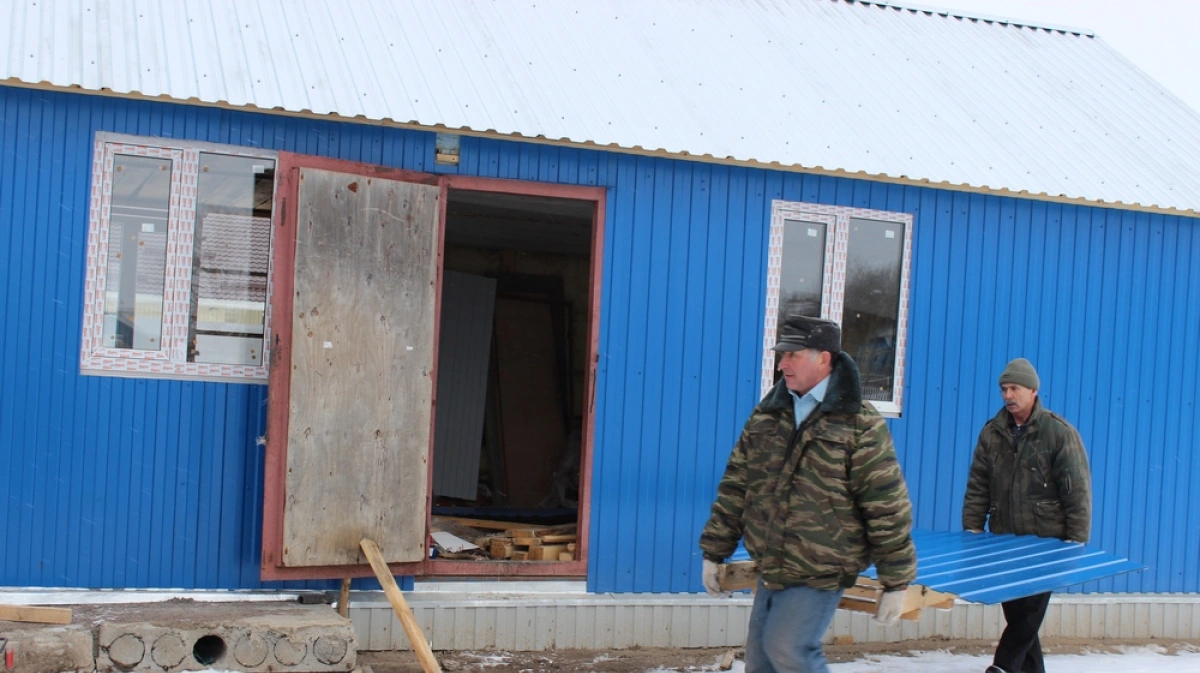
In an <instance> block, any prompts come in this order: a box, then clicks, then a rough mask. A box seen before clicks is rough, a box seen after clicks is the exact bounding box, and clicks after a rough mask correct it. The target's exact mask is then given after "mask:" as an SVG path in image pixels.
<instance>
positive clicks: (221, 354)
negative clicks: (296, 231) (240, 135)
mask: <svg viewBox="0 0 1200 673" xmlns="http://www.w3.org/2000/svg"><path fill="white" fill-rule="evenodd" d="M274 187H275V162H274V161H272V160H270V159H260V158H252V157H238V156H228V155H223V154H211V153H201V154H200V175H199V178H198V180H197V184H196V191H197V198H196V230H195V238H194V239H193V240H194V248H193V252H192V254H193V258H192V298H191V307H190V313H189V320H188V325H189V329H188V361H189V362H204V363H210V364H236V365H252V366H262V364H263V362H262V349H263V327H264V325H265V323H266V307H267V264H268V261H269V259H270V254H271V250H270V247H271V203H272V197H273V194H274Z"/></svg>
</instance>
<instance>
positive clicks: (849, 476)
mask: <svg viewBox="0 0 1200 673" xmlns="http://www.w3.org/2000/svg"><path fill="white" fill-rule="evenodd" d="M781 332H782V334H781V337H780V341H779V343H778V344H776V345H775V347H774V350H775V351H777V352H779V353H781V357H780V362H779V371H781V372H782V373H783V377H782V378H781V379H780V381H779V383H778V384H776V386H775V388H774V389H773V390H772V391H771V392H770V393H768V394H767V396H766V397H764V398H763V400H762V401H761V402H760V403H759V404H758V407H757V408H755V410H754V412H753V413H752V414H751V415H750V418H749V420H747V421H746V425H745V428H744V429H743V430H742V435H741V438H740V439H739V440H738V443H737V445H736V446H735V447H734V449H733V452H732V454H731V455H730V456H729V464H728V465H727V467H726V468H725V475H724V477H723V478H722V479H721V483H720V485H719V486H718V487H717V498H716V501H715V502H714V503H713V506H712V516H711V518H710V519H709V521H708V524H707V525H706V526H705V527H704V532H703V533H702V534H701V536H700V549H701V551H702V552H703V555H704V561H703V581H704V587H705V589H706V590H707V591H708V592H709V593H710V594H712V595H719V594H720V587H719V586H718V582H717V564H719V563H721V562H723V561H724V560H725V559H726V558H728V557H729V555H730V554H732V553H733V551H734V549H735V548H736V547H737V544H738V540H740V539H743V538H744V539H745V546H746V551H748V552H749V553H750V557H751V558H752V559H754V561H756V562H757V563H758V568H759V572H760V577H759V585H758V589H757V591H756V592H755V596H754V606H753V608H752V609H751V614H750V628H749V633H748V635H747V640H746V673H775V672H779V673H783V672H784V671H797V672H802V673H825V672H826V671H828V667H827V665H826V662H825V655H824V653H823V651H822V648H821V640H822V637H823V636H824V634H825V631H826V629H828V628H829V623H830V622H831V621H832V620H833V613H834V611H835V610H836V609H837V604H838V601H839V600H840V598H841V596H842V592H843V591H844V590H845V589H846V588H847V587H850V586H853V585H854V582H855V580H856V579H857V578H858V575H859V573H861V572H862V571H864V570H866V568H867V567H868V566H870V565H871V563H874V564H875V568H876V570H877V571H878V575H879V580H880V582H881V583H882V584H883V586H884V588H885V593H884V594H883V597H882V599H881V600H880V601H879V607H878V610H877V613H876V620H877V621H878V622H880V623H883V624H887V625H891V624H895V622H896V620H898V619H899V617H900V610H901V608H902V606H903V601H904V589H905V588H907V585H908V583H909V582H911V581H912V580H913V578H914V577H915V576H916V565H917V562H916V552H915V549H914V547H913V543H912V538H911V536H910V530H911V528H912V505H911V503H910V502H909V498H908V488H907V486H906V485H905V483H904V476H903V474H902V473H901V471H900V464H899V462H898V461H897V460H896V451H895V448H894V446H893V445H892V437H891V434H890V433H889V432H888V427H887V424H886V423H884V420H883V418H882V417H881V416H880V415H879V412H877V411H876V410H875V408H874V407H872V406H871V404H870V403H869V402H864V401H863V399H862V385H861V383H860V382H859V376H858V367H857V366H856V365H855V364H854V360H852V359H851V358H850V356H849V355H847V354H846V353H843V352H842V351H841V328H839V327H838V325H837V323H834V322H831V321H828V320H821V319H818V318H809V317H805V316H789V317H788V318H786V319H785V320H784V323H783V326H782V330H781Z"/></svg>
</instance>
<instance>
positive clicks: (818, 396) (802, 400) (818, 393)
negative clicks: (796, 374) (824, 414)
mask: <svg viewBox="0 0 1200 673" xmlns="http://www.w3.org/2000/svg"><path fill="white" fill-rule="evenodd" d="M828 387H829V377H828V376H826V377H825V378H823V379H821V382H820V383H818V384H817V385H815V386H813V389H812V390H810V391H808V393H807V394H805V395H804V397H801V396H799V395H797V394H796V392H795V391H794V390H789V391H788V392H789V393H791V394H792V410H793V411H795V412H796V427H797V428H798V427H800V424H801V423H803V422H804V420H805V419H807V418H808V415H809V414H811V413H812V412H813V409H816V408H817V405H818V404H820V403H821V402H822V401H823V400H824V399H825V389H826V388H828Z"/></svg>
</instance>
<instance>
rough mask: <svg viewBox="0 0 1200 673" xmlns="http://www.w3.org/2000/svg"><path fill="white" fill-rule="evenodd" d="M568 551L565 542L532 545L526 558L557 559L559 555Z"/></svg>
mask: <svg viewBox="0 0 1200 673" xmlns="http://www.w3.org/2000/svg"><path fill="white" fill-rule="evenodd" d="M566 551H567V545H565V544H548V545H543V546H541V547H530V548H529V555H528V556H526V557H525V558H526V560H529V561H557V560H558V555H559V554H562V553H564V552H566Z"/></svg>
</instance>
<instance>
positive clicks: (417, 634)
mask: <svg viewBox="0 0 1200 673" xmlns="http://www.w3.org/2000/svg"><path fill="white" fill-rule="evenodd" d="M359 546H360V547H362V550H363V553H364V554H366V556H367V562H369V563H370V564H371V570H373V571H375V578H376V579H378V580H379V584H380V585H382V586H383V593H384V594H386V595H387V597H388V601H389V602H390V603H391V604H392V610H393V611H394V612H395V613H396V616H397V617H399V618H400V624H401V625H402V626H403V627H404V633H405V635H407V636H408V642H409V644H411V645H412V648H413V652H416V653H417V659H418V660H420V662H421V668H423V669H425V673H441V671H442V667H441V666H440V665H438V661H437V659H436V658H435V657H434V656H433V650H432V649H431V648H430V647H429V641H427V640H425V632H424V631H422V630H421V625H420V624H418V623H417V618H416V617H415V616H414V615H413V613H412V610H411V609H410V608H409V607H408V601H406V600H404V594H403V593H402V592H401V591H400V587H399V586H397V585H396V578H395V577H394V576H392V571H391V570H390V569H388V567H387V563H385V562H384V560H383V554H382V553H380V551H379V547H377V546H376V545H375V543H374V542H372V541H371V540H368V539H367V538H363V540H362V542H360V543H359Z"/></svg>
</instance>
